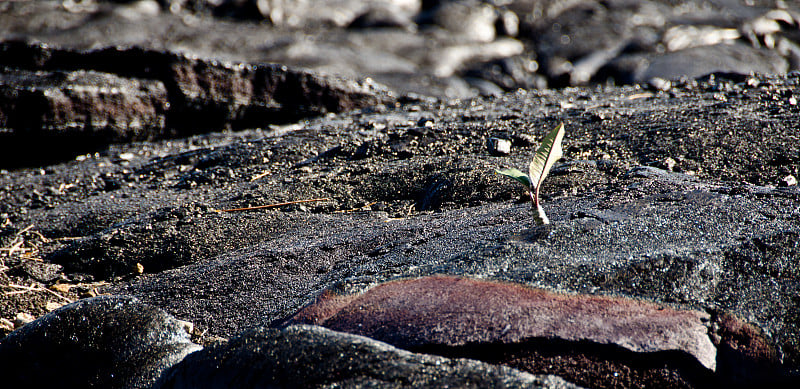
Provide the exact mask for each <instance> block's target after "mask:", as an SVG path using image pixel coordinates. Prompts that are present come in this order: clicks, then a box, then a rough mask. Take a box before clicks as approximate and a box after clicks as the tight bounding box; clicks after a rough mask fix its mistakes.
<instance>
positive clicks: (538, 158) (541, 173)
mask: <svg viewBox="0 0 800 389" xmlns="http://www.w3.org/2000/svg"><path fill="white" fill-rule="evenodd" d="M563 139H564V123H561V124H559V125H558V127H556V128H554V129H553V131H550V133H549V134H547V136H545V137H544V139H542V144H541V145H539V149H538V150H536V154H535V155H534V156H533V160H532V161H531V163H530V166H528V173H529V174H525V173H523V172H521V171H519V170H517V169H515V168H510V169H495V172H496V173H498V174H502V175H505V176H508V177H511V178H513V179H515V180H517V181H519V182H520V183H522V185H525V188H527V189H528V191H529V193H530V196H531V203H532V205H533V206H534V207H535V208H536V215H535V217H536V222H538V223H539V224H550V220H549V219H548V218H547V215H546V214H545V212H544V209H543V208H542V205H541V204H540V203H539V188H540V187H541V186H542V181H544V179H545V177H547V173H549V172H550V169H551V168H552V167H553V164H554V163H555V162H556V161H557V160H558V159H559V158H561V156H562V155H563V154H564V151H563V149H562V147H561V141H562V140H563Z"/></svg>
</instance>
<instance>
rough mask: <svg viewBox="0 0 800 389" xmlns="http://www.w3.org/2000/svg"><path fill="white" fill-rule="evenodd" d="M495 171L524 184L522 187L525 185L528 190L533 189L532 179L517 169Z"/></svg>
mask: <svg viewBox="0 0 800 389" xmlns="http://www.w3.org/2000/svg"><path fill="white" fill-rule="evenodd" d="M494 171H495V173H497V174H502V175H504V176H509V177H511V178H513V179H515V180H517V181H519V182H520V183H522V185H525V187H526V188H528V189H530V188H531V178H530V177H528V175H527V174H525V173H523V172H521V171H519V169H516V168H513V167H512V168H510V169H495V170H494Z"/></svg>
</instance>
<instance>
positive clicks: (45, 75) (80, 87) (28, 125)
mask: <svg viewBox="0 0 800 389" xmlns="http://www.w3.org/2000/svg"><path fill="white" fill-rule="evenodd" d="M167 107H168V104H167V92H166V89H165V88H164V85H163V84H162V83H161V82H159V81H153V80H139V79H129V78H122V77H118V76H116V75H113V74H107V73H99V72H95V71H73V72H59V71H55V72H32V71H25V70H8V71H6V72H3V73H0V127H4V128H14V129H18V130H20V131H25V132H31V133H33V132H35V133H37V134H39V133H41V132H42V131H46V130H55V131H58V130H61V131H64V130H65V129H76V130H78V131H87V132H101V131H103V130H106V131H112V132H113V135H112V139H114V140H116V141H123V140H133V139H146V138H147V135H148V134H153V133H157V131H159V130H163V129H164V121H165V111H166V109H167ZM142 134H144V135H145V136H142Z"/></svg>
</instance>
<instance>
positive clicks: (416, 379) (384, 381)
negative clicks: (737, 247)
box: [155, 326, 576, 389]
mask: <svg viewBox="0 0 800 389" xmlns="http://www.w3.org/2000/svg"><path fill="white" fill-rule="evenodd" d="M155 387H156V388H162V389H166V388H223V387H227V388H233V387H236V388H264V387H302V388H321V387H345V388H365V387H381V388H441V387H457V388H489V387H491V388H552V389H556V388H575V387H576V386H574V385H572V384H569V383H567V382H564V381H563V380H561V379H560V378H557V377H553V376H534V375H531V374H528V373H524V372H520V371H518V370H515V369H511V368H508V367H501V366H492V365H488V364H485V363H482V362H478V361H473V360H466V359H448V358H443V357H438V356H432V355H424V354H414V353H410V352H408V351H404V350H400V349H397V348H394V347H392V346H390V345H388V344H386V343H383V342H379V341H376V340H373V339H369V338H365V337H362V336H356V335H351V334H345V333H340V332H334V331H330V330H328V329H325V328H322V327H316V326H290V327H287V328H285V329H282V330H277V329H270V328H266V327H258V328H255V329H252V330H248V331H245V332H244V333H242V334H240V335H238V336H237V337H236V338H234V339H231V340H230V341H229V342H227V343H223V344H218V345H214V346H210V347H207V348H206V349H204V350H202V351H200V352H197V353H194V354H192V355H190V356H188V357H187V358H186V359H184V360H183V361H182V362H181V363H179V364H177V365H175V366H174V367H173V368H172V369H171V370H169V371H168V372H167V373H165V374H164V376H163V378H162V379H161V380H160V381H159V383H158V384H157V385H156V386H155Z"/></svg>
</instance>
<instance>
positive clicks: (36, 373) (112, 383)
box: [0, 296, 201, 388]
mask: <svg viewBox="0 0 800 389" xmlns="http://www.w3.org/2000/svg"><path fill="white" fill-rule="evenodd" d="M200 348H201V347H200V346H198V345H196V344H194V343H192V342H191V341H190V340H189V334H188V333H187V332H186V330H185V328H184V323H182V322H180V321H178V320H176V319H175V318H174V317H172V316H170V315H168V314H167V313H165V312H164V311H162V310H160V309H158V308H155V307H152V306H148V305H145V304H142V303H141V302H139V301H138V300H136V299H135V298H131V297H123V296H114V297H111V296H108V297H96V298H92V299H87V300H80V301H78V302H75V303H73V304H69V305H66V306H64V307H62V308H59V309H57V310H55V311H53V312H51V313H49V314H47V315H45V316H43V317H41V318H39V319H38V320H36V321H33V322H31V323H29V324H27V325H26V326H24V327H22V328H20V329H18V330H16V331H14V332H12V333H11V334H10V335H8V336H6V337H5V338H3V339H2V340H0V372H2V377H3V385H7V386H9V387H23V386H26V385H29V386H32V387H55V386H62V387H74V388H77V387H103V388H149V387H151V386H152V385H153V384H154V383H155V381H156V379H158V377H159V376H160V375H161V373H162V372H164V371H165V370H166V369H167V368H169V367H170V366H172V365H173V364H175V363H177V362H179V361H180V360H182V359H183V358H184V357H185V356H186V355H187V354H189V353H191V352H194V351H196V350H199V349H200Z"/></svg>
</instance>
